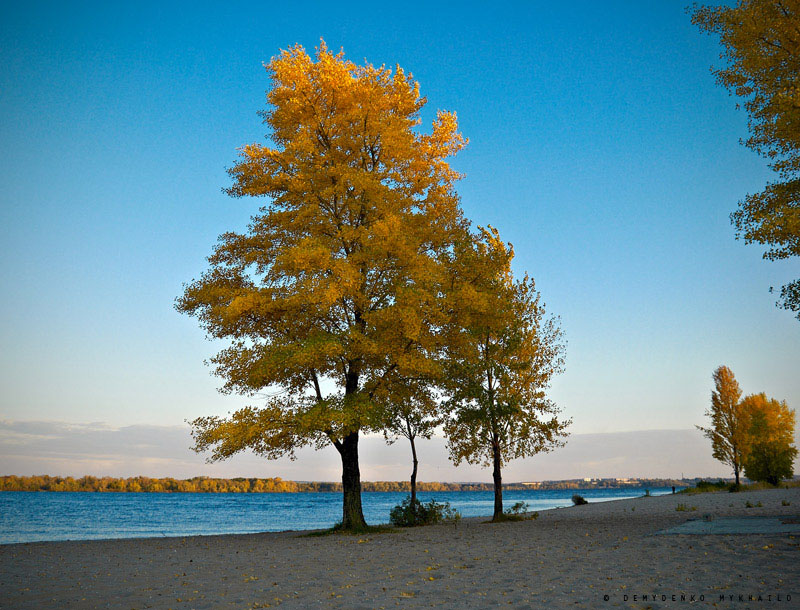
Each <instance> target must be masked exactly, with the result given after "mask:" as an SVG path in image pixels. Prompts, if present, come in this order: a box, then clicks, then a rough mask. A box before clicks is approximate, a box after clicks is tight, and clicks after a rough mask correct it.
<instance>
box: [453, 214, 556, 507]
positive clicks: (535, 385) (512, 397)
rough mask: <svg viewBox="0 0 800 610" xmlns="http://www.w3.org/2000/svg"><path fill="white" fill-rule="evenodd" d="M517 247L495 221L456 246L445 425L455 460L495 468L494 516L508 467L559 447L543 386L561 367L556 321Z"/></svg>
mask: <svg viewBox="0 0 800 610" xmlns="http://www.w3.org/2000/svg"><path fill="white" fill-rule="evenodd" d="M513 256H514V252H513V249H512V248H511V247H510V245H506V244H505V243H503V241H502V240H501V239H500V237H499V235H498V232H497V231H496V230H495V229H493V228H491V227H489V228H488V229H481V230H480V232H479V234H478V235H476V236H475V238H474V240H473V241H472V242H471V243H467V244H462V248H461V249H460V250H457V252H456V257H455V260H456V266H455V269H454V271H453V273H454V280H453V282H452V285H453V299H452V302H453V304H454V307H456V308H458V310H459V312H460V314H459V316H458V321H457V323H455V324H453V325H452V327H451V328H450V336H449V338H448V342H447V348H446V358H447V362H446V378H447V383H448V394H449V402H448V407H449V408H450V415H449V417H448V419H447V422H446V425H445V430H446V432H447V437H448V445H449V448H450V453H451V456H452V458H453V461H454V462H455V463H456V464H458V463H459V462H461V461H462V460H464V461H467V462H469V463H480V464H483V465H486V466H490V465H491V466H492V467H493V478H494V489H495V508H494V519H499V518H501V516H502V514H503V501H502V474H501V469H502V466H503V465H504V464H505V463H506V462H508V461H509V460H512V459H515V458H520V457H525V456H529V455H533V454H536V453H539V452H541V451H547V450H549V449H550V448H552V447H555V446H558V445H559V444H560V443H559V438H560V437H562V436H564V435H565V429H566V427H567V426H568V425H569V423H570V422H569V421H559V420H558V417H557V414H558V412H559V410H558V408H557V407H556V405H555V404H553V403H552V402H551V401H550V400H548V399H547V397H546V395H545V390H546V388H547V387H548V385H549V382H550V380H551V378H552V377H553V375H555V374H556V373H558V372H560V371H561V369H562V367H563V362H564V360H563V357H564V344H563V342H562V337H561V330H560V328H559V326H558V323H557V320H556V319H554V318H552V317H547V316H546V312H545V307H544V303H542V302H541V299H540V296H539V293H538V292H536V289H535V286H534V282H533V280H532V279H531V278H529V277H528V276H527V275H526V276H525V277H524V278H523V279H521V280H514V278H513V274H512V272H511V266H510V265H511V260H512V258H513Z"/></svg>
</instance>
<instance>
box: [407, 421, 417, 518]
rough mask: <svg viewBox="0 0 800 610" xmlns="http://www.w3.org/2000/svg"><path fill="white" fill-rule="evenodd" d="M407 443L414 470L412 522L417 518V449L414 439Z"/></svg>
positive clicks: (412, 481)
mask: <svg viewBox="0 0 800 610" xmlns="http://www.w3.org/2000/svg"><path fill="white" fill-rule="evenodd" d="M408 440H409V441H411V458H412V460H413V464H414V469H413V470H412V471H411V510H412V511H413V515H414V520H416V517H417V465H418V464H419V462H418V461H417V447H416V445H415V444H414V437H413V436H410V437H409V439H408Z"/></svg>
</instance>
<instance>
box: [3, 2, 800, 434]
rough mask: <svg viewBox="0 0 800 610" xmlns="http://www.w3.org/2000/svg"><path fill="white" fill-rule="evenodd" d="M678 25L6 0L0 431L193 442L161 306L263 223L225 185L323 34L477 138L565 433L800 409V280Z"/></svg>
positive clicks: (184, 335) (475, 8) (181, 354)
mask: <svg viewBox="0 0 800 610" xmlns="http://www.w3.org/2000/svg"><path fill="white" fill-rule="evenodd" d="M684 6H685V4H683V3H682V2H638V3H631V2H604V3H596V2H577V3H572V4H570V5H563V6H561V5H558V4H557V3H545V2H526V3H495V4H486V3H475V4H470V3H418V4H406V3H403V4H402V8H401V5H400V4H399V3H397V4H386V5H377V4H374V3H364V4H351V5H348V6H346V7H344V6H341V5H336V4H330V3H297V4H291V5H289V4H288V3H261V2H259V3H255V2H254V3H247V2H240V3H236V2H234V3H226V4H225V5H224V6H221V5H218V4H215V3H203V2H195V3H191V4H185V3H171V4H165V5H162V4H161V3H146V2H145V3H70V4H66V3H25V4H19V3H17V4H10V3H4V4H3V5H2V8H0V116H2V121H0V141H1V142H2V163H0V290H2V294H3V295H4V297H3V299H2V300H0V341H2V345H3V346H4V349H3V350H2V354H1V355H0V386H2V387H3V392H2V395H1V396H0V419H6V420H12V421H18V420H57V421H63V422H72V423H82V422H83V423H85V422H103V423H105V424H108V425H112V426H128V425H166V426H173V425H178V424H181V422H183V421H184V420H185V419H191V418H194V417H197V416H199V415H210V414H224V413H226V412H227V411H229V410H231V409H233V408H235V407H237V406H239V405H242V404H247V403H249V402H252V400H247V399H242V398H239V397H235V396H234V397H225V396H221V395H219V394H218V393H217V392H216V389H215V388H216V387H217V386H218V385H219V383H218V380H217V379H215V378H214V377H212V376H211V375H210V372H209V369H208V368H207V367H205V366H204V365H203V360H204V359H206V358H208V357H210V356H211V355H212V354H213V353H214V352H215V351H216V349H217V348H218V347H219V346H215V345H214V344H212V343H210V342H207V341H205V340H204V337H203V333H202V331H201V330H200V329H199V327H198V326H197V324H196V321H195V320H193V319H190V318H186V317H182V316H180V315H179V314H177V313H176V312H175V311H174V309H173V300H174V298H175V297H176V296H177V295H178V294H179V293H180V292H181V284H182V283H183V282H187V281H189V280H191V279H192V278H193V277H197V276H198V275H199V274H200V273H201V272H202V270H203V269H204V268H205V264H206V263H205V260H204V257H205V256H207V255H208V254H209V253H210V250H211V247H212V245H213V243H214V242H215V240H216V237H217V235H219V234H220V233H222V232H224V231H228V230H237V229H242V228H243V227H244V226H245V224H246V222H247V219H248V218H249V216H250V215H251V214H252V213H254V212H255V211H256V209H257V207H258V202H257V201H255V200H247V199H243V200H233V199H230V198H228V197H227V196H226V195H224V194H223V193H222V191H221V189H222V188H223V187H225V186H227V185H228V184H229V179H228V177H227V175H226V173H225V169H226V167H229V166H230V165H232V163H233V162H234V160H235V158H236V151H237V148H238V147H240V146H242V145H244V144H246V143H249V142H253V141H259V140H263V135H264V132H265V127H264V126H263V125H262V124H261V122H260V119H259V117H258V116H257V115H256V112H257V111H258V110H262V109H263V108H264V107H265V98H264V93H265V90H266V88H267V86H268V81H267V78H266V75H265V72H264V69H263V67H262V63H263V62H267V61H269V59H270V57H272V56H273V55H275V54H277V53H278V52H279V50H280V49H282V48H287V47H289V46H291V45H293V44H295V43H301V44H303V45H304V46H305V47H306V48H308V49H313V47H314V46H315V45H317V44H318V42H319V39H320V37H324V39H325V40H326V42H327V43H328V45H329V46H330V47H331V48H335V49H338V48H339V47H343V48H344V50H345V53H346V55H347V56H348V57H349V58H350V59H353V60H354V61H358V62H361V61H363V59H364V58H366V60H368V61H369V62H371V63H373V64H382V63H385V64H387V65H393V64H399V65H401V66H402V67H403V68H404V69H405V70H406V71H410V72H412V73H413V75H414V76H415V78H417V79H418V80H419V82H420V85H421V90H422V93H423V95H425V96H427V98H428V106H427V107H426V109H425V110H424V112H423V118H424V121H425V123H426V124H429V123H430V120H431V119H432V118H433V116H434V114H435V111H436V109H438V108H442V109H447V110H453V111H455V112H457V114H458V117H459V121H460V126H461V130H462V132H463V133H464V135H465V136H467V137H468V138H469V139H470V144H469V146H468V147H467V149H466V150H464V151H463V152H462V153H460V154H459V155H458V156H457V157H456V158H455V160H454V161H453V165H454V166H455V167H456V168H457V169H458V170H460V171H462V172H464V173H465V174H466V178H465V179H464V180H463V181H462V182H461V183H460V185H459V193H460V194H461V197H462V203H463V207H464V210H465V212H466V214H467V216H468V217H469V218H470V219H471V220H472V221H473V222H474V223H476V224H492V225H494V226H496V227H497V228H498V229H499V230H500V232H501V235H502V236H503V237H504V238H505V239H506V240H508V241H511V242H512V243H513V244H514V246H515V250H516V253H517V258H516V261H515V270H516V271H517V272H518V273H523V272H525V271H527V272H528V273H530V274H531V275H532V276H533V277H534V278H535V279H536V282H537V286H538V288H539V289H540V291H541V292H542V295H543V298H544V300H545V301H546V303H547V304H548V307H549V310H550V311H551V312H553V313H555V314H558V315H560V316H561V320H562V326H563V329H564V331H565V334H566V338H567V340H568V349H567V364H566V372H565V373H564V374H563V375H561V376H560V377H559V378H558V379H557V380H556V381H555V383H554V385H553V388H552V397H553V398H554V399H555V400H556V401H557V402H558V403H559V404H560V405H561V406H562V407H563V409H564V412H565V414H566V415H567V416H570V417H572V418H573V420H574V425H573V431H574V432H575V433H596V432H618V431H627V430H646V429H685V428H691V427H692V426H693V425H694V424H697V423H703V415H702V414H703V411H704V410H705V408H706V406H707V404H708V402H709V394H710V391H711V389H712V383H711V373H712V371H713V370H714V368H716V367H717V366H719V365H720V364H727V365H728V366H730V367H731V369H732V370H733V371H734V373H735V374H736V376H737V378H738V379H739V381H740V382H741V384H742V387H743V389H744V391H745V392H747V393H749V392H758V391H765V392H767V393H768V394H770V395H772V396H775V397H777V398H779V399H785V400H787V401H788V403H789V405H790V406H792V407H795V408H796V407H797V406H798V405H800V375H797V371H799V370H800V348H799V347H798V346H800V323H798V322H797V320H795V319H794V318H792V316H791V314H789V313H788V312H785V311H782V310H778V309H776V308H775V306H774V300H775V295H771V294H769V292H768V289H769V287H770V286H775V287H778V286H780V285H782V284H784V283H786V282H788V281H789V280H791V279H793V278H796V277H798V275H800V265H798V263H797V261H796V260H795V261H783V262H777V263H772V262H767V261H763V260H762V259H761V249H760V248H759V247H758V246H745V245H744V243H743V242H741V241H736V240H735V239H734V232H733V229H732V227H731V225H730V222H729V219H728V215H729V214H730V212H732V211H733V210H734V209H735V207H736V202H737V201H738V200H739V199H740V198H742V197H743V196H744V195H745V194H746V193H748V192H754V191H756V190H759V189H760V188H762V186H763V184H764V183H765V182H766V181H767V180H768V179H769V178H770V172H769V170H768V169H767V168H766V166H765V163H764V161H763V160H761V159H760V158H758V157H757V156H756V155H755V154H753V153H752V152H750V151H749V150H747V149H745V148H744V147H743V146H741V145H740V144H739V142H738V141H739V139H740V138H742V137H745V136H746V134H747V131H746V122H747V118H746V115H745V114H744V112H743V111H741V110H737V109H736V101H737V100H736V99H734V98H732V97H730V96H729V95H728V94H727V92H726V91H724V90H722V89H720V88H719V87H718V86H717V85H716V84H715V83H714V79H713V76H712V75H711V74H710V73H709V66H710V65H711V64H712V63H714V62H715V61H717V57H718V54H719V47H718V43H717V41H716V40H715V39H714V38H712V37H708V36H704V35H701V34H700V33H699V31H697V30H696V28H694V27H693V26H692V25H691V23H690V22H689V18H688V16H687V15H686V14H685V12H684Z"/></svg>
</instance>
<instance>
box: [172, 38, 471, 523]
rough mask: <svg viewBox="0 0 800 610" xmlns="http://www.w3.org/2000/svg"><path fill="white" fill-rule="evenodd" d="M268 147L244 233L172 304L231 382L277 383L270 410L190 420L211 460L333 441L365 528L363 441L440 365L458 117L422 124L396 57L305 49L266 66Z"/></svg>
mask: <svg viewBox="0 0 800 610" xmlns="http://www.w3.org/2000/svg"><path fill="white" fill-rule="evenodd" d="M267 71H268V73H269V76H270V78H271V81H272V87H271V89H270V91H269V93H268V95H267V100H268V103H269V107H268V109H267V110H266V112H264V115H263V116H264V121H265V123H266V124H267V125H268V127H269V129H270V138H271V140H272V144H273V145H272V146H262V145H260V144H250V145H248V146H245V147H244V149H243V150H242V153H241V159H240V161H239V162H238V163H237V164H236V165H235V166H234V167H233V168H232V169H231V170H230V175H231V177H232V178H233V185H232V186H231V188H230V189H229V193H230V194H231V195H233V196H236V197H239V196H252V197H266V198H268V200H267V202H266V204H265V206H264V207H263V208H261V210H260V211H259V213H258V214H257V215H255V216H254V217H253V219H252V222H251V224H250V226H249V227H248V229H247V231H246V232H244V233H241V234H240V233H225V234H224V235H222V236H221V237H220V241H219V243H218V244H217V246H216V248H215V250H214V253H213V255H212V256H211V257H210V258H209V262H210V269H209V270H208V271H207V272H206V273H205V274H204V275H203V276H202V277H201V278H200V279H199V280H196V281H193V282H192V283H190V284H189V285H188V286H187V287H186V288H185V292H184V294H183V296H181V297H180V298H179V299H178V302H177V308H178V310H179V311H181V312H185V313H188V314H190V315H194V316H196V317H197V318H198V319H199V321H200V323H201V324H202V325H203V326H204V327H205V329H206V330H207V331H208V334H209V335H210V336H211V337H213V338H219V339H227V340H229V341H230V346H229V347H228V348H227V349H224V350H222V351H221V352H220V353H219V354H218V355H217V356H216V357H214V358H213V359H212V361H213V363H214V364H215V365H216V373H217V375H219V376H220V377H222V378H223V379H224V380H225V384H224V388H223V389H224V390H225V391H235V392H240V393H244V394H254V393H257V392H259V391H262V390H264V389H266V388H273V389H277V390H279V395H277V396H276V397H274V398H272V399H270V400H269V401H268V403H267V405H266V406H263V407H247V408H244V409H241V410H239V411H237V412H236V413H234V414H233V415H231V416H230V417H227V418H221V417H215V416H212V417H200V418H198V419H196V420H194V421H193V422H192V426H193V434H194V438H195V441H196V447H195V448H196V450H198V451H202V450H206V449H209V448H212V449H213V453H212V455H211V459H212V460H216V459H224V458H227V457H229V456H231V455H233V454H234V453H236V452H238V451H241V450H244V449H252V450H253V451H255V452H256V453H259V454H262V455H264V456H266V457H268V458H275V457H278V456H281V455H286V454H289V455H293V452H294V450H295V449H296V448H297V447H300V446H303V445H307V444H316V445H317V446H321V445H325V444H328V443H330V444H332V445H333V446H334V447H336V449H337V451H338V452H339V454H340V456H341V460H342V487H343V490H344V494H343V510H342V527H343V528H346V529H359V528H362V527H364V525H365V522H364V517H363V512H362V508H361V478H360V477H361V475H360V470H359V459H358V440H359V434H360V433H361V432H362V431H376V432H379V431H382V430H383V429H384V428H385V427H386V418H385V414H386V413H387V407H386V404H384V403H385V402H386V401H389V400H391V399H392V397H394V396H397V395H398V394H399V393H402V392H401V390H398V389H397V388H396V387H394V386H396V385H397V384H400V383H402V381H403V380H405V379H423V380H424V379H433V378H435V377H436V376H437V375H438V373H439V368H438V360H437V354H438V352H439V350H440V343H441V333H440V329H441V327H442V326H443V319H444V318H443V317H442V316H443V313H442V312H444V311H446V307H443V306H442V304H441V303H440V300H441V298H442V294H443V293H442V290H441V285H442V282H443V281H444V278H445V277H446V267H445V266H444V264H443V261H444V257H445V255H446V253H447V252H448V251H450V250H451V249H452V244H453V243H454V242H455V241H457V240H458V239H460V236H461V234H462V233H463V232H464V230H465V221H464V220H463V218H462V215H461V211H460V208H459V203H458V197H457V195H456V193H455V191H454V187H453V185H454V182H455V181H456V180H457V179H458V178H459V175H458V174H457V173H456V172H454V171H453V170H452V169H451V168H450V167H449V165H448V163H447V158H448V157H449V156H451V155H453V154H455V153H456V152H457V151H458V150H459V149H461V148H462V147H463V146H464V144H465V141H464V139H463V138H462V137H461V135H460V134H459V133H458V128H457V123H456V117H455V115H454V114H451V113H447V112H439V113H438V115H437V118H436V120H435V121H434V123H433V127H432V131H431V133H430V134H422V133H419V132H418V129H417V128H418V125H419V123H420V119H419V112H420V109H421V108H422V107H423V105H424V104H425V98H423V97H421V96H420V94H419V86H418V84H417V83H416V82H415V81H414V80H413V79H412V78H411V76H410V75H407V74H405V72H403V70H402V69H400V68H399V67H398V68H397V69H395V70H394V71H393V70H390V69H388V68H385V67H379V68H376V67H373V66H372V65H370V64H366V65H363V66H360V65H356V64H353V63H352V62H350V61H348V60H346V59H345V58H344V56H343V54H342V53H339V54H333V53H331V52H330V51H329V50H328V48H327V47H326V46H325V44H324V42H323V43H322V44H321V45H320V47H319V49H318V50H317V53H316V57H315V58H312V57H310V56H309V55H308V54H307V53H306V51H305V50H304V49H303V48H302V47H300V46H296V47H293V48H291V49H289V50H288V51H283V52H282V53H281V54H280V55H279V56H277V57H275V58H273V59H272V61H271V62H270V63H269V64H268V65H267Z"/></svg>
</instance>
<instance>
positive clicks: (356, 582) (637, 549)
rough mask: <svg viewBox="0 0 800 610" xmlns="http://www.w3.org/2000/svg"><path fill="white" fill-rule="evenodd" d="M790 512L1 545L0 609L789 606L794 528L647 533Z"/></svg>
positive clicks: (757, 496) (631, 506)
mask: <svg viewBox="0 0 800 610" xmlns="http://www.w3.org/2000/svg"><path fill="white" fill-rule="evenodd" d="M748 503H749V504H750V505H751V506H752V508H748V507H747V504H748ZM680 504H683V505H685V507H686V508H687V509H689V510H686V511H678V510H676V508H678V506H679V505H680ZM759 504H761V506H758V505H759ZM693 507H695V508H696V510H691V509H692V508H693ZM797 515H800V488H793V489H774V490H768V491H755V492H745V493H738V494H730V493H726V492H719V493H708V494H698V495H685V494H676V495H669V496H660V497H647V498H645V497H643V498H634V499H629V500H616V501H611V502H603V503H590V504H588V505H586V506H577V507H569V508H562V509H553V510H549V511H543V512H542V513H541V514H540V516H539V518H538V519H536V520H530V521H524V522H516V523H501V524H490V523H485V522H484V521H485V520H484V519H477V518H475V519H464V520H462V521H461V523H460V524H459V525H458V526H454V525H441V526H434V527H426V528H413V529H409V530H402V531H399V532H397V533H384V534H368V535H363V536H343V535H336V536H325V537H308V536H304V535H302V534H301V533H298V532H281V533H268V534H246V535H225V536H198V537H187V538H149V539H129V540H105V541H86V542H79V541H75V542H48V543H28V544H16V545H4V546H0V591H2V594H0V608H55V607H58V608H125V609H128V610H130V609H133V608H135V609H137V610H138V609H141V608H175V609H178V608H181V609H186V608H198V609H201V608H202V609H211V608H241V609H245V608H267V607H276V606H280V607H282V608H314V607H317V608H419V607H447V608H493V607H506V606H507V607H512V608H541V607H549V608H566V607H570V608H598V607H625V608H672V607H683V606H688V605H698V604H699V605H705V606H709V607H714V605H716V607H722V608H727V607H731V608H749V607H759V608H761V607H765V606H768V607H776V608H797V607H800V552H798V551H800V537H797V538H796V537H794V536H793V535H791V534H777V535H776V534H754V535H703V536H698V535H692V536H688V535H654V534H656V533H657V532H660V531H662V530H665V529H667V528H670V527H673V526H676V525H678V524H681V523H683V522H685V521H687V520H688V519H697V518H703V517H706V518H712V519H713V518H718V517H726V516H730V517H745V516H797ZM740 596H742V597H740ZM750 596H753V600H754V601H749V597H750ZM758 596H761V599H762V601H758ZM767 597H769V601H767ZM701 598H702V599H701Z"/></svg>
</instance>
